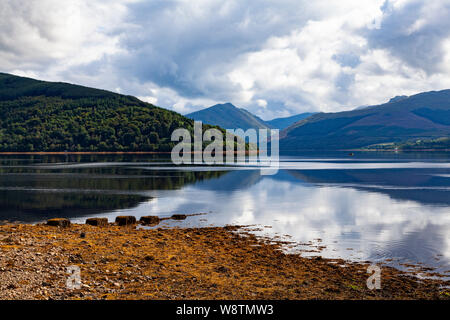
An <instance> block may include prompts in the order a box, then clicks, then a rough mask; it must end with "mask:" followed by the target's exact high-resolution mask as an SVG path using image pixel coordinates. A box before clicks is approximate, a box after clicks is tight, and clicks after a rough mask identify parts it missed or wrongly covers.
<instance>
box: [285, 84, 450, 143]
mask: <svg viewBox="0 0 450 320" xmlns="http://www.w3.org/2000/svg"><path fill="white" fill-rule="evenodd" d="M449 135H450V90H442V91H431V92H424V93H420V94H416V95H413V96H410V97H401V98H398V99H395V98H394V99H391V100H390V102H388V103H385V104H382V105H377V106H369V107H366V108H364V109H357V110H352V111H346V112H337V113H318V114H315V115H313V116H311V117H309V118H307V119H305V120H301V121H299V122H297V123H295V124H294V125H292V126H290V127H289V128H287V129H286V130H284V131H283V132H282V133H281V135H280V149H282V150H285V151H288V150H290V151H295V150H302V149H303V150H310V149H316V150H317V149H322V150H324V149H353V148H362V147H367V146H371V145H376V144H382V143H399V142H405V141H409V140H413V139H435V138H440V137H448V136H449Z"/></svg>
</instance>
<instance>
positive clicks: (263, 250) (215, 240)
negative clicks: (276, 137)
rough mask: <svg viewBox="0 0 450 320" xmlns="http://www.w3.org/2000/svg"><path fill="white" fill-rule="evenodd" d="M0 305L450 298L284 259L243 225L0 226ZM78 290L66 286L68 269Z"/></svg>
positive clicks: (388, 271)
mask: <svg viewBox="0 0 450 320" xmlns="http://www.w3.org/2000/svg"><path fill="white" fill-rule="evenodd" d="M0 252H1V255H0V299H56V300H60V299H93V300H98V299H120V300H123V299H169V300H173V299H175V300H176V299H213V300H214V299H244V300H248V299H251V300H254V299H267V300H280V299H291V300H299V299H333V300H334V299H339V300H340V299H432V300H440V299H450V290H449V289H448V287H449V286H450V281H444V280H440V279H419V278H417V277H414V276H412V275H411V273H406V272H403V271H400V270H398V269H395V268H392V267H386V266H382V270H381V289H379V290H377V289H374V290H370V289H368V288H367V285H366V283H367V278H368V277H369V276H370V274H369V273H368V272H367V268H368V266H369V265H370V264H369V263H355V262H349V261H344V260H342V259H325V258H321V257H315V258H307V257H302V256H301V255H300V254H287V253H284V252H283V251H282V244H281V243H277V242H273V240H271V241H269V240H265V239H262V238H258V237H256V236H255V235H253V234H251V233H248V232H245V229H243V227H239V226H227V227H205V228H178V227H176V228H156V229H144V228H139V229H136V226H135V225H133V226H125V227H120V226H116V225H114V224H108V225H106V226H102V227H98V226H91V225H82V224H71V225H70V226H68V227H65V228H63V227H55V226H49V225H44V224H37V225H27V224H9V225H2V226H0ZM69 266H77V267H79V268H80V271H81V283H82V285H81V288H80V289H73V290H71V289H68V288H67V286H66V281H67V277H68V276H69V275H68V274H67V273H66V272H67V270H66V269H67V267H69Z"/></svg>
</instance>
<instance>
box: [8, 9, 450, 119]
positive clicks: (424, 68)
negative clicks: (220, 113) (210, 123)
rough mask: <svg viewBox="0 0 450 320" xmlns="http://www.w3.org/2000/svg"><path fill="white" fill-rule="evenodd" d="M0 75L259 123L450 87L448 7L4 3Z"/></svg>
mask: <svg viewBox="0 0 450 320" xmlns="http://www.w3.org/2000/svg"><path fill="white" fill-rule="evenodd" d="M0 4H1V7H2V10H1V11H0V30H1V31H0V69H1V70H2V71H4V72H12V73H16V74H21V75H27V76H31V77H35V78H44V79H48V80H59V81H69V82H76V83H80V84H84V85H89V86H93V87H101V88H106V89H110V90H113V91H114V90H115V89H116V88H120V90H121V92H122V93H126V94H133V95H136V96H139V97H142V98H143V99H144V100H146V101H149V102H152V103H157V104H158V105H160V106H162V107H166V108H172V109H174V110H176V111H178V112H182V113H188V112H191V111H194V110H196V109H199V108H202V107H206V106H209V105H211V104H214V103H218V102H227V101H230V102H232V103H234V104H236V105H238V106H243V107H246V108H248V109H249V110H250V111H253V112H255V113H257V114H258V115H260V116H262V117H263V118H265V119H267V118H271V117H276V116H286V115H290V114H294V113H299V112H305V111H319V110H320V111H339V110H345V109H349V108H353V107H356V106H359V105H367V104H376V103H381V102H384V101H386V100H388V99H389V98H391V97H392V96H395V95H400V94H413V93H416V92H420V91H426V90H437V89H444V88H450V67H449V66H450V63H449V62H450V31H449V30H450V23H449V22H448V21H450V19H448V18H449V15H450V5H449V4H448V1H445V0H436V1H433V2H432V3H431V2H426V1H424V0H398V1H385V0H377V1H370V2H367V1H364V2H362V1H356V0H344V1H339V2H336V1H326V0H320V1H314V2H311V1H297V0H292V1H290V0H282V1H270V0H261V1H258V2H252V1H237V0H236V1H226V2H223V1H219V0H211V1H206V0H204V1H203V0H202V1H195V2H193V1H187V0H174V1H158V0H154V1H137V0H135V1H132V0H128V1H127V0H113V1H108V2H107V3H105V2H103V1H100V0H92V1H87V0H78V1H77V0H68V1H65V2H64V4H62V3H61V2H60V1H56V0H42V1H39V2H38V1H24V0H17V1H7V0H0Z"/></svg>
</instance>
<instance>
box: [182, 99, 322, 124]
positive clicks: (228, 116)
mask: <svg viewBox="0 0 450 320" xmlns="http://www.w3.org/2000/svg"><path fill="white" fill-rule="evenodd" d="M313 114H314V113H301V114H297V115H295V116H291V117H286V118H276V119H273V120H269V121H264V120H262V119H261V118H259V117H258V116H256V115H254V114H252V113H250V112H248V111H247V110H245V109H243V108H238V107H236V106H234V105H233V104H231V103H224V104H216V105H214V106H212V107H209V108H206V109H203V110H200V111H196V112H192V113H189V114H187V115H186V117H188V118H190V119H194V120H198V121H202V122H203V123H208V124H211V125H217V126H220V127H222V128H226V129H237V128H241V129H244V130H247V129H249V128H257V129H280V130H283V129H285V128H287V127H289V126H290V125H292V124H294V123H296V122H297V121H300V120H303V119H305V118H307V117H309V116H311V115H313Z"/></svg>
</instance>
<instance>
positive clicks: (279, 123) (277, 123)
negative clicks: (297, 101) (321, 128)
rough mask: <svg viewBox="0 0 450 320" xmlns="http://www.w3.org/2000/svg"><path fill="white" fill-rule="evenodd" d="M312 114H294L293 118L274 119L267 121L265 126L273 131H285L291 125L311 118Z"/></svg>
mask: <svg viewBox="0 0 450 320" xmlns="http://www.w3.org/2000/svg"><path fill="white" fill-rule="evenodd" d="M313 114H314V113H310V112H307V113H300V114H296V115H295V116H291V117H286V118H276V119H272V120H269V121H266V124H267V125H269V126H270V127H272V128H274V129H280V130H283V129H286V128H287V127H289V126H291V125H293V124H294V123H296V122H298V121H300V120H303V119H306V118H308V117H310V116H312V115H313Z"/></svg>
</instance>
